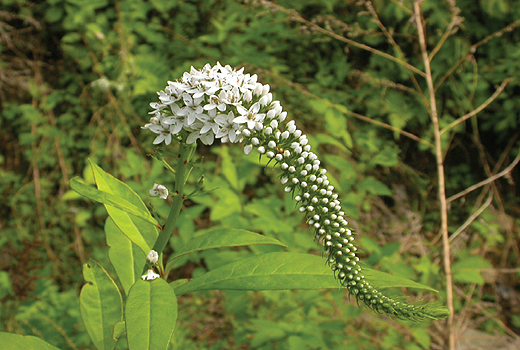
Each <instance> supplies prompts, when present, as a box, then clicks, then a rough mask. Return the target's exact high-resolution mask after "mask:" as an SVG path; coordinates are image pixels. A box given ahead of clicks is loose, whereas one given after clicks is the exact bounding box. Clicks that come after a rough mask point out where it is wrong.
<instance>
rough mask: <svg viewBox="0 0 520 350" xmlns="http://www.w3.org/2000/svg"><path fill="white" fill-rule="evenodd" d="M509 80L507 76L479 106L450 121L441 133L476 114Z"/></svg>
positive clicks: (511, 79) (500, 91)
mask: <svg viewBox="0 0 520 350" xmlns="http://www.w3.org/2000/svg"><path fill="white" fill-rule="evenodd" d="M511 81H513V78H507V79H506V80H504V81H503V82H502V84H500V86H499V87H498V88H497V89H496V91H495V92H494V93H493V95H491V96H490V97H489V98H488V99H487V100H486V101H485V102H484V103H482V104H481V105H480V106H478V107H477V108H475V109H474V110H473V111H471V112H469V113H467V114H465V115H463V116H462V117H460V118H458V119H457V120H455V121H454V122H452V123H450V125H448V126H447V127H445V128H444V129H442V130H441V135H442V134H444V133H445V132H446V131H448V130H449V129H451V128H453V127H454V126H456V125H458V124H460V123H462V122H463V121H465V120H467V119H469V118H471V117H473V116H474V115H476V114H478V113H479V112H480V111H482V110H483V109H484V108H486V107H487V106H488V105H489V104H490V103H491V102H493V101H494V100H495V99H496V98H497V97H498V95H500V93H502V91H504V89H505V88H506V86H507V84H509V83H510V82H511Z"/></svg>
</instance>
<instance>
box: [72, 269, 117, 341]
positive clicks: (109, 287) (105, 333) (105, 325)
mask: <svg viewBox="0 0 520 350" xmlns="http://www.w3.org/2000/svg"><path fill="white" fill-rule="evenodd" d="M83 276H84V278H85V280H86V281H87V282H89V283H87V284H86V285H84V286H83V288H82V289H81V294H80V297H79V302H80V311H81V318H82V319H83V323H84V324H85V328H86V329H87V332H88V335H89V336H90V339H92V342H93V343H94V345H95V346H96V348H97V349H98V350H102V349H103V350H109V349H113V348H114V346H115V345H116V341H115V340H114V339H113V331H114V326H115V325H116V324H117V323H118V322H121V321H122V319H123V299H122V297H121V293H120V292H119V289H118V288H117V286H116V284H115V283H114V280H112V278H111V277H110V276H109V275H108V274H107V272H106V271H105V269H103V267H102V266H101V265H99V264H98V263H96V262H94V261H93V262H90V263H88V264H85V265H83Z"/></svg>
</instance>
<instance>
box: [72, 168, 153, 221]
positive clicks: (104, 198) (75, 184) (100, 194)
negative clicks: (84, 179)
mask: <svg viewBox="0 0 520 350" xmlns="http://www.w3.org/2000/svg"><path fill="white" fill-rule="evenodd" d="M70 187H71V188H72V189H73V190H74V191H76V192H77V193H79V194H81V195H82V196H84V197H87V198H89V199H92V200H94V201H96V202H99V203H102V204H105V205H110V206H112V207H115V208H117V209H120V210H122V211H124V212H126V213H129V214H132V215H135V216H137V217H138V218H141V219H143V220H145V221H147V222H149V223H150V224H152V225H156V226H158V225H159V224H158V223H157V220H155V219H154V217H153V216H151V215H150V213H149V212H148V211H143V210H140V209H139V208H138V207H136V206H135V205H133V204H131V203H129V202H127V201H126V200H124V199H123V198H121V197H118V196H114V195H113V194H111V193H108V192H105V191H101V190H96V189H95V188H93V187H91V186H87V185H85V184H83V183H81V181H80V179H79V177H75V178H72V179H71V180H70Z"/></svg>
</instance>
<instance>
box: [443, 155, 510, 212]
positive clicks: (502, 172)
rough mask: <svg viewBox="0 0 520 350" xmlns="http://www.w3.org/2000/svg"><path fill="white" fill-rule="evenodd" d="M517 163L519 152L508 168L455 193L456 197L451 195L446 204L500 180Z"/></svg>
mask: <svg viewBox="0 0 520 350" xmlns="http://www.w3.org/2000/svg"><path fill="white" fill-rule="evenodd" d="M518 162H520V152H519V153H518V155H517V156H516V158H515V159H514V160H513V162H512V163H511V164H509V166H508V167H507V168H505V169H504V170H502V171H501V172H499V173H498V174H496V175H493V176H491V177H489V178H487V179H485V180H483V181H481V182H479V183H477V184H475V185H473V186H470V187H468V188H466V189H465V190H464V191H461V192H459V193H457V194H456V195H453V196H451V197H450V198H448V203H450V202H453V201H454V200H456V199H457V198H460V197H462V196H465V195H467V194H468V193H470V192H472V191H475V190H476V189H477V188H480V187H482V186H485V185H487V184H489V183H491V182H493V181H495V180H497V179H499V178H501V177H502V176H505V175H507V174H509V173H510V172H511V170H513V168H514V167H515V166H516V165H517V164H518Z"/></svg>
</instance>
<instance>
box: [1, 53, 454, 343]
mask: <svg viewBox="0 0 520 350" xmlns="http://www.w3.org/2000/svg"><path fill="white" fill-rule="evenodd" d="M158 95H159V102H154V103H151V107H152V108H153V111H152V112H151V114H152V117H151V119H150V122H149V123H148V124H146V125H145V126H144V127H143V129H146V130H149V131H150V132H152V133H154V134H156V135H157V136H156V138H155V140H154V141H153V143H154V144H155V145H161V146H162V147H164V148H166V147H172V146H173V145H174V144H175V145H177V146H178V155H177V163H176V166H174V167H172V166H170V165H169V164H167V163H166V161H165V160H164V158H163V157H162V156H163V155H164V154H166V151H165V150H164V148H163V151H160V150H159V152H158V155H157V158H158V159H159V160H160V161H162V162H163V163H164V164H165V165H166V166H167V168H168V169H169V170H170V171H171V172H172V174H174V176H175V183H174V189H173V190H172V191H169V190H168V188H167V186H165V185H162V184H155V185H154V187H153V188H152V189H151V190H150V194H151V195H155V196H157V195H158V196H160V197H161V198H163V199H166V198H168V196H173V203H172V206H171V209H170V213H169V215H168V218H167V220H166V222H165V224H164V225H161V224H159V223H158V222H157V220H156V219H155V218H154V217H153V216H152V215H151V214H150V212H149V211H148V209H147V208H146V206H145V205H144V203H143V201H142V199H141V197H140V196H139V195H137V194H136V193H135V192H134V191H132V190H131V189H130V187H128V185H126V184H124V183H123V182H121V181H119V180H117V179H115V178H113V177H112V176H110V175H109V174H107V173H105V172H104V171H103V170H102V169H101V168H100V167H98V166H97V165H95V164H93V163H91V169H92V172H93V175H94V178H95V181H96V184H97V189H94V188H92V187H90V186H87V185H85V184H83V183H82V182H81V181H80V180H79V179H78V178H74V179H72V180H71V182H70V184H71V187H72V188H73V189H74V190H75V191H77V192H78V193H80V194H82V195H84V196H86V197H88V198H91V199H93V200H96V201H98V202H101V203H103V204H104V205H105V207H106V209H107V211H108V214H109V218H108V219H107V222H106V225H105V233H106V238H107V244H108V245H109V247H110V250H109V259H110V261H111V263H112V265H113V267H114V270H115V272H116V275H117V280H118V281H119V284H120V285H121V286H122V290H120V289H119V288H118V286H117V284H116V282H115V279H114V278H113V277H112V276H110V275H109V274H108V273H107V271H106V270H105V269H104V268H103V267H102V266H101V265H99V264H98V263H96V262H94V261H92V262H90V263H88V264H85V266H84V277H85V279H86V280H87V281H88V284H86V285H85V286H84V287H83V289H82V292H81V296H80V306H81V314H82V318H83V321H84V323H85V326H86V328H87V331H88V333H89V335H90V337H91V339H92V342H93V343H94V345H95V346H96V348H98V349H113V348H114V347H115V346H116V343H117V342H118V341H119V339H120V337H121V335H123V334H125V333H126V339H127V342H128V347H129V349H132V350H137V349H150V348H152V349H168V347H169V344H170V341H171V339H172V336H173V334H174V331H175V324H176V319H177V313H178V307H177V301H176V298H177V296H179V295H183V294H186V293H191V292H196V291H200V290H213V289H235V290H237V289H238V290H277V289H278V290H279V289H320V288H345V289H346V290H347V291H348V292H349V293H350V294H351V295H353V296H355V298H356V299H357V300H358V301H361V302H363V303H364V304H365V305H367V306H368V307H370V308H371V309H373V310H374V311H376V312H377V313H383V314H387V315H389V316H392V317H397V318H402V319H408V320H416V321H422V320H438V319H443V318H446V317H447V316H448V315H449V312H448V310H447V309H446V308H444V307H443V306H441V305H440V304H438V303H430V304H427V303H422V302H419V303H409V302H407V301H405V300H404V299H402V298H393V297H389V296H387V295H385V294H383V293H382V292H381V290H382V289H384V288H388V287H397V286H405V287H416V288H425V289H430V288H428V287H425V286H422V285H420V284H417V283H415V282H412V281H409V280H406V279H402V278H397V277H393V276H390V275H387V274H384V273H381V272H377V271H374V270H371V269H368V268H365V267H362V266H360V264H359V262H360V261H359V257H358V256H357V254H356V251H357V248H356V246H355V244H354V242H355V239H354V238H355V233H354V232H353V231H352V230H351V229H350V228H349V226H348V222H347V220H346V218H345V215H346V214H345V213H344V212H343V210H342V207H341V203H340V201H339V199H338V197H339V196H338V194H337V193H335V189H334V187H333V186H332V185H330V182H329V180H328V178H327V175H326V174H327V171H326V170H325V169H324V168H323V167H322V166H321V162H320V160H319V159H318V156H317V155H316V154H315V153H314V152H312V151H311V149H312V148H311V145H309V141H308V139H307V137H306V136H305V135H304V134H303V133H302V131H301V130H299V129H298V128H297V127H296V124H295V122H294V121H289V122H287V123H286V118H287V112H284V111H283V108H282V106H281V105H280V103H279V102H278V101H275V100H273V95H272V93H271V92H270V87H269V85H263V84H261V83H259V82H258V81H257V76H256V75H249V74H244V69H240V70H235V69H233V68H232V67H230V66H222V65H220V64H219V63H217V64H216V65H215V66H210V65H209V64H207V65H206V66H204V67H203V68H202V69H195V68H192V69H191V71H190V72H186V73H184V75H183V76H182V78H181V79H180V80H178V81H170V82H168V86H167V87H166V88H165V89H164V90H163V91H160V92H159V93H158ZM215 139H220V140H221V142H230V143H243V144H244V152H245V153H246V154H251V153H256V154H258V155H259V156H260V157H267V158H268V159H269V161H271V162H273V163H274V164H275V165H277V166H279V168H280V173H281V174H280V181H281V183H282V184H283V185H284V186H285V187H284V190H285V192H288V193H292V195H293V196H294V197H293V198H294V201H295V204H296V206H297V207H298V209H299V211H300V212H302V213H303V214H304V216H305V218H306V222H307V223H308V224H309V225H310V227H311V228H312V230H313V231H314V234H315V237H316V240H317V241H318V242H319V244H322V245H323V247H324V253H325V255H326V259H327V260H326V261H327V263H328V265H329V266H330V267H331V269H332V271H333V273H331V271H330V270H328V269H327V268H326V266H324V264H323V258H321V257H319V256H316V255H309V254H296V253H291V252H276V253H267V254H260V255H256V256H253V257H249V258H246V259H243V260H239V261H236V262H232V263H230V264H227V265H224V266H222V267H219V268H217V269H215V270H212V271H209V272H207V273H206V274H204V275H202V276H199V277H196V278H194V279H192V280H190V281H188V280H176V281H172V282H171V283H170V284H168V283H167V279H168V275H169V273H168V272H169V269H170V267H171V266H173V264H174V263H175V261H176V259H178V258H179V257H181V256H184V255H186V254H190V253H193V252H196V251H202V250H206V249H213V248H222V247H233V246H245V245H259V244H261V245H280V246H283V245H284V244H283V243H282V242H280V241H278V240H275V239H273V238H268V237H265V236H262V235H259V234H256V233H253V232H249V231H245V230H237V229H217V230H213V231H210V232H208V233H206V234H202V235H200V236H197V237H194V238H193V239H192V240H191V241H190V242H188V243H187V244H186V245H184V246H182V247H175V252H174V254H173V255H172V256H170V257H169V259H168V262H167V263H166V264H164V262H163V259H164V254H163V251H164V249H165V247H166V245H167V243H168V241H169V239H170V237H171V235H172V233H173V228H174V226H175V224H176V222H177V220H178V219H179V213H180V212H181V208H182V206H183V202H184V201H185V200H186V199H187V198H189V197H190V196H192V195H195V194H197V193H198V192H201V191H203V186H202V184H203V181H202V179H200V181H199V182H198V183H199V186H197V187H196V188H195V189H194V190H193V191H192V192H191V193H187V192H188V191H187V190H186V188H185V185H186V183H187V180H188V177H189V175H190V173H191V169H192V167H193V165H194V163H195V162H196V160H195V159H194V156H195V149H196V144H197V141H198V140H200V141H201V142H202V143H204V144H206V145H212V144H213V143H214V141H215ZM333 276H334V277H336V279H334V277H333ZM338 282H339V283H338ZM1 339H2V340H5V341H8V342H9V343H8V344H10V345H11V344H15V345H17V346H21V345H24V346H33V345H31V344H42V342H43V341H40V340H38V339H37V338H34V337H22V336H15V335H11V334H7V333H4V334H2V335H1ZM13 346H14V345H13ZM34 346H35V345H34ZM38 346H40V345H38ZM42 346H43V345H42ZM45 346H47V347H48V348H52V347H50V345H45ZM29 348H30V347H29Z"/></svg>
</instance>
